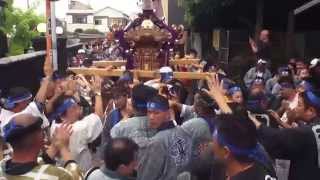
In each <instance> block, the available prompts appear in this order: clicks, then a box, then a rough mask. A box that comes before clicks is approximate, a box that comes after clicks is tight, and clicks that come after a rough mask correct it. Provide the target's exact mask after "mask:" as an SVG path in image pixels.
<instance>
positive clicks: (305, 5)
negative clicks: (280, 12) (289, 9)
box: [294, 0, 320, 15]
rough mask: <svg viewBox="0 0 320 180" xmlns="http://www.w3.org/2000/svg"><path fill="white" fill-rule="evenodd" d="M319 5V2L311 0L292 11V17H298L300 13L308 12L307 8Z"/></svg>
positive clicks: (318, 0)
mask: <svg viewBox="0 0 320 180" xmlns="http://www.w3.org/2000/svg"><path fill="white" fill-rule="evenodd" d="M319 3H320V0H313V1H310V2H308V3H306V4H304V5H302V6H300V7H298V8H297V9H295V10H294V15H298V14H300V13H302V12H304V11H305V10H308V9H309V8H311V7H313V6H315V5H317V4H319Z"/></svg>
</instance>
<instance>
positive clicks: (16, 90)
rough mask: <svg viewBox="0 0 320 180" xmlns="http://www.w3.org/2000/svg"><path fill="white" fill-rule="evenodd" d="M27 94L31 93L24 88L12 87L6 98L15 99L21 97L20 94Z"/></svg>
mask: <svg viewBox="0 0 320 180" xmlns="http://www.w3.org/2000/svg"><path fill="white" fill-rule="evenodd" d="M28 93H31V92H30V91H29V89H27V88H25V87H13V88H11V89H9V92H8V97H17V96H21V95H22V94H28Z"/></svg>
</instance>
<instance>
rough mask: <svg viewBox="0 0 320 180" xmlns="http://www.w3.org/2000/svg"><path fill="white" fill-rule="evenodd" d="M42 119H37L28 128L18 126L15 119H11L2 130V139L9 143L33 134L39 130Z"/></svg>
mask: <svg viewBox="0 0 320 180" xmlns="http://www.w3.org/2000/svg"><path fill="white" fill-rule="evenodd" d="M42 121H43V120H42V119H41V118H37V121H36V122H34V123H33V124H30V125H28V126H22V125H18V124H16V122H15V119H14V118H13V119H11V120H10V121H9V123H8V124H6V125H5V126H4V128H3V133H4V139H5V141H6V142H11V141H12V140H15V139H18V138H21V137H23V136H24V135H26V134H28V133H30V132H33V131H35V130H37V129H40V128H41V125H42Z"/></svg>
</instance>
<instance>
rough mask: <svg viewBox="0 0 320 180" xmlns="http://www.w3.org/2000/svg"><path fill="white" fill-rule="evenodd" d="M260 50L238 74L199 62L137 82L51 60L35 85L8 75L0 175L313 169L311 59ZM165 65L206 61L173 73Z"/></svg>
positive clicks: (317, 130)
mask: <svg viewBox="0 0 320 180" xmlns="http://www.w3.org/2000/svg"><path fill="white" fill-rule="evenodd" d="M264 33H266V32H264ZM262 37H265V35H263V36H262ZM262 40H263V38H262ZM250 44H251V46H252V49H253V52H254V53H257V54H259V50H260V51H261V47H263V48H265V47H267V46H264V45H256V44H255V42H253V40H252V39H251V40H250ZM263 48H262V49H263ZM192 53H193V55H192V56H193V57H195V56H197V53H196V52H195V51H192ZM261 54H262V55H261ZM266 54H267V53H261V52H260V55H259V58H258V59H257V62H256V65H255V66H254V67H252V68H251V69H250V70H249V71H248V72H247V73H246V75H245V77H244V78H243V84H237V83H235V82H234V81H233V80H232V78H231V77H229V76H228V74H226V73H225V72H223V70H222V69H221V68H219V67H217V66H214V65H210V64H208V63H203V62H202V63H199V64H198V65H190V66H184V67H163V68H161V69H160V73H161V78H160V79H153V80H149V81H146V82H145V81H142V80H139V77H138V75H137V74H133V73H132V72H130V71H125V72H124V73H123V75H122V76H121V77H119V78H102V77H98V76H84V75H81V74H78V75H77V74H74V73H72V72H67V73H64V74H62V73H58V72H54V73H53V74H52V75H50V76H48V77H44V78H43V79H42V81H41V86H40V88H39V90H38V92H37V94H36V95H35V96H33V95H32V94H31V92H30V91H29V90H28V89H26V88H24V87H13V88H11V89H10V90H9V92H8V94H7V95H6V97H4V98H5V100H4V101H2V104H1V111H0V122H1V144H0V146H1V148H0V149H1V151H0V152H1V153H0V159H2V160H1V163H0V177H3V178H5V179H9V180H10V179H13V180H19V179H61V180H65V179H66V180H67V179H70V180H71V179H88V180H125V179H138V180H177V179H178V180H191V179H192V180H206V179H207V180H277V179H278V180H305V179H308V180H309V179H310V180H311V179H320V93H319V90H320V87H319V86H320V83H319V78H320V60H319V59H313V60H312V61H311V62H306V61H303V60H300V59H290V60H289V61H288V63H287V64H284V65H283V66H281V67H279V68H278V70H277V72H275V73H273V72H271V71H270V70H269V64H270V63H272V61H271V59H264V57H266ZM257 56H258V55H257ZM172 69H185V70H184V71H193V72H198V71H209V72H213V73H212V76H208V77H207V78H206V79H205V80H197V81H196V80H193V81H180V80H177V79H174V77H173V71H172Z"/></svg>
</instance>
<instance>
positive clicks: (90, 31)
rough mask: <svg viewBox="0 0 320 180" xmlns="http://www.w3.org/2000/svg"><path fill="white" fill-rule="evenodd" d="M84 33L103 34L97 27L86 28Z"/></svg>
mask: <svg viewBox="0 0 320 180" xmlns="http://www.w3.org/2000/svg"><path fill="white" fill-rule="evenodd" d="M84 33H87V34H101V32H100V31H99V30H97V29H86V30H84Z"/></svg>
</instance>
